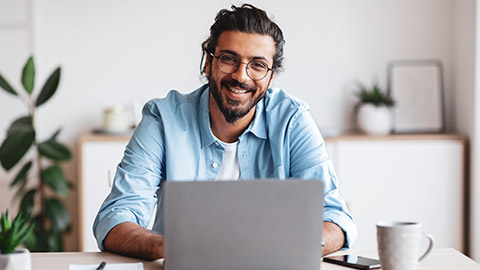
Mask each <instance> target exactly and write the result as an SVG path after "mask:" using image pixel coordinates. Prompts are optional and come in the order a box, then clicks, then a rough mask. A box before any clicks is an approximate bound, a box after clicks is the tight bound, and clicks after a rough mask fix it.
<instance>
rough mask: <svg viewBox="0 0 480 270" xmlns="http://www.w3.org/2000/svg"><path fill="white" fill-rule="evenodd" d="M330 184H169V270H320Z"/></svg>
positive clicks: (249, 182) (167, 246)
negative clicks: (326, 187)
mask: <svg viewBox="0 0 480 270" xmlns="http://www.w3.org/2000/svg"><path fill="white" fill-rule="evenodd" d="M323 192H324V191H323V183H322V182H321V181H317V180H309V181H304V180H284V181H281V180H255V181H245V180H243V181H201V182H167V183H166V190H165V198H164V199H165V204H164V207H165V208H164V211H165V212H164V215H165V216H164V222H165V224H164V225H165V253H164V255H165V269H166V270H177V269H182V270H189V269H195V270H201V269H209V270H213V269H222V270H224V269H229V270H234V269H242V270H244V269H302V270H305V269H307V270H308V269H315V270H318V269H320V261H321V256H322V254H321V252H322V246H321V236H322V228H323V217H322V216H323Z"/></svg>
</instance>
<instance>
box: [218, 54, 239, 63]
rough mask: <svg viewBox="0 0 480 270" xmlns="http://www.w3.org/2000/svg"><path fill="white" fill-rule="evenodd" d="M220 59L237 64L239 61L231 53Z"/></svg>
mask: <svg viewBox="0 0 480 270" xmlns="http://www.w3.org/2000/svg"><path fill="white" fill-rule="evenodd" d="M220 61H222V62H223V63H225V64H231V65H235V64H237V63H238V60H237V58H236V57H234V56H231V55H223V56H221V57H220Z"/></svg>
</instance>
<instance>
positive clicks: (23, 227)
mask: <svg viewBox="0 0 480 270" xmlns="http://www.w3.org/2000/svg"><path fill="white" fill-rule="evenodd" d="M33 227H34V226H33V224H32V223H31V222H30V214H28V212H23V211H19V212H18V215H17V216H16V217H15V218H14V219H13V221H10V215H9V213H8V211H6V212H5V213H3V214H2V216H1V217H0V269H2V270H31V269H32V260H31V257H30V252H29V251H28V249H26V248H17V247H18V246H19V245H20V244H22V243H23V242H24V241H25V240H26V239H27V237H28V236H29V235H30V234H31V233H32V231H33Z"/></svg>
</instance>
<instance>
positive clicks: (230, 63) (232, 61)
mask: <svg viewBox="0 0 480 270" xmlns="http://www.w3.org/2000/svg"><path fill="white" fill-rule="evenodd" d="M238 62H239V60H238V59H237V58H236V57H235V56H233V55H230V54H222V55H220V57H218V67H219V68H220V70H222V71H223V72H225V73H233V72H235V71H236V70H237V66H238Z"/></svg>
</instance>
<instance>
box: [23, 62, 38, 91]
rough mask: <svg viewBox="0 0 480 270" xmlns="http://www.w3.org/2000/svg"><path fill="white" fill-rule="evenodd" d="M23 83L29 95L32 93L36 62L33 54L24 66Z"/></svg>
mask: <svg viewBox="0 0 480 270" xmlns="http://www.w3.org/2000/svg"><path fill="white" fill-rule="evenodd" d="M22 84H23V87H24V88H25V90H26V91H27V93H28V94H29V95H30V94H32V92H33V86H34V84H35V64H34V63H33V56H30V58H28V61H27V63H26V64H25V66H24V67H23V71H22Z"/></svg>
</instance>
